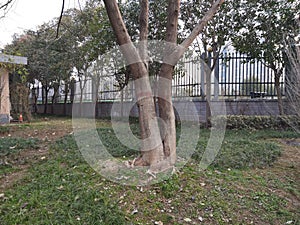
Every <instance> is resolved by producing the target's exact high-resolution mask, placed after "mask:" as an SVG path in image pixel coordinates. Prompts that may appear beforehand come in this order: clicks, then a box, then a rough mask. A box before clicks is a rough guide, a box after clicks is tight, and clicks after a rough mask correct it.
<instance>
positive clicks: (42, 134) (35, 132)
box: [0, 119, 72, 193]
mask: <svg viewBox="0 0 300 225" xmlns="http://www.w3.org/2000/svg"><path fill="white" fill-rule="evenodd" d="M71 132H72V126H71V123H70V122H66V121H64V120H63V119H62V120H55V121H51V120H44V121H42V122H39V124H38V125H36V124H35V123H22V124H11V125H10V126H9V132H8V133H5V134H1V135H0V137H13V138H25V139H26V138H36V139H38V140H40V143H39V147H38V149H25V150H22V151H20V152H19V153H17V155H14V156H13V157H12V158H11V160H10V164H11V165H12V166H13V168H14V170H15V172H11V173H8V174H4V175H2V176H0V184H1V185H0V193H1V192H4V191H5V190H7V189H9V188H11V187H12V186H13V185H14V184H15V183H16V182H17V181H19V180H21V179H22V178H23V177H24V176H25V175H26V173H27V170H28V168H30V166H31V165H32V164H34V163H36V162H38V161H42V160H47V155H48V154H49V145H50V144H51V143H52V142H53V141H55V140H57V139H59V138H61V137H63V136H66V135H68V134H70V133H71Z"/></svg>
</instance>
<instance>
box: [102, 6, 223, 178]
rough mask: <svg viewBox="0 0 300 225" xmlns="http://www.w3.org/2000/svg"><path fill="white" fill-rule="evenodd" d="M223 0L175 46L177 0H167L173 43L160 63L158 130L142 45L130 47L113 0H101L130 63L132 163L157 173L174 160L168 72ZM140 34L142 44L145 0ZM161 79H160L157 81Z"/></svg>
mask: <svg viewBox="0 0 300 225" xmlns="http://www.w3.org/2000/svg"><path fill="white" fill-rule="evenodd" d="M223 2H224V0H217V1H216V2H215V3H214V5H213V6H212V8H211V9H210V10H209V11H208V12H207V13H206V14H205V16H204V17H203V19H202V20H201V21H200V22H199V23H198V24H197V26H196V27H195V29H194V30H193V31H192V32H191V34H190V36H189V37H188V38H187V39H186V40H185V41H184V42H183V43H182V44H181V45H180V46H178V47H176V41H177V27H178V14H179V5H180V0H169V6H168V22H167V34H166V38H165V40H166V41H167V42H169V43H171V44H173V46H171V48H170V49H167V51H169V52H168V53H166V54H165V57H164V63H163V65H162V67H161V70H160V73H159V79H160V80H159V82H158V83H159V88H158V90H159V94H158V95H159V97H160V98H159V102H158V104H159V114H160V118H161V119H162V126H161V130H160V129H159V126H158V121H157V118H156V111H155V104H154V100H153V93H152V90H151V86H150V81H149V75H148V66H147V63H145V61H147V58H145V57H147V55H146V54H145V52H146V51H145V50H146V49H145V47H142V48H141V49H142V51H140V52H138V51H137V50H136V48H135V47H134V45H133V43H132V41H131V39H130V36H129V34H128V32H127V29H126V27H125V24H124V21H123V19H122V16H121V13H120V10H119V8H118V4H117V1H116V0H104V4H105V8H106V11H107V14H108V17H109V20H110V23H111V25H112V28H113V30H114V33H115V35H116V37H117V42H118V44H119V45H120V46H121V51H122V53H123V55H124V57H125V58H126V60H127V63H128V64H129V66H130V70H131V73H132V76H133V79H134V81H135V87H136V89H135V93H136V97H137V105H138V108H139V122H140V129H141V139H142V145H141V146H142V147H141V156H140V157H139V158H138V159H137V160H136V161H135V163H134V165H144V166H146V165H147V166H150V170H152V171H155V172H159V171H163V170H165V169H168V168H169V167H170V166H172V165H174V163H175V161H176V129H175V115H174V110H173V106H172V93H171V90H172V88H171V84H172V75H173V71H174V66H175V65H176V64H177V62H178V60H179V59H180V58H181V57H182V56H183V54H184V52H185V50H186V49H187V48H188V47H189V46H190V45H191V44H192V42H193V41H194V40H195V39H196V38H197V36H198V35H199V33H200V32H202V31H203V29H204V27H205V26H206V24H207V23H208V21H209V20H210V19H211V18H212V17H213V15H214V14H215V13H216V11H217V10H218V8H219V7H220V5H221V4H222V3H223ZM140 5H141V7H142V9H141V15H140V23H141V24H140V31H141V32H140V34H141V41H142V46H144V45H143V43H146V37H147V30H148V19H147V18H146V17H147V16H148V8H147V7H148V1H147V0H141V4H140ZM160 81H161V82H160Z"/></svg>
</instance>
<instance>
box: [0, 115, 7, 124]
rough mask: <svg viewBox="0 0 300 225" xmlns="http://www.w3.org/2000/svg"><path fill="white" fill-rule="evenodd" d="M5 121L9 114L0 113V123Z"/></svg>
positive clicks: (5, 122)
mask: <svg viewBox="0 0 300 225" xmlns="http://www.w3.org/2000/svg"><path fill="white" fill-rule="evenodd" d="M7 123H9V115H7V114H0V124H7Z"/></svg>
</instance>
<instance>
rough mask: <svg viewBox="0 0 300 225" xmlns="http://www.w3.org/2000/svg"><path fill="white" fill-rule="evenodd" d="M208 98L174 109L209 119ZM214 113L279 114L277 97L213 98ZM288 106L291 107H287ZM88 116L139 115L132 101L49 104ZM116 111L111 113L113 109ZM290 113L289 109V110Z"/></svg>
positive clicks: (189, 116)
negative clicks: (223, 100) (237, 99)
mask: <svg viewBox="0 0 300 225" xmlns="http://www.w3.org/2000/svg"><path fill="white" fill-rule="evenodd" d="M285 104H287V103H285ZM206 107H207V104H206V101H174V108H175V112H176V117H177V119H179V118H180V119H181V120H188V121H191V120H197V119H198V118H199V120H200V121H201V122H204V121H205V120H206ZM210 107H211V109H212V111H213V115H272V116H276V115H279V111H278V105H277V101H276V100H262V99H251V100H239V101H225V102H221V101H212V102H211V105H210ZM286 108H288V107H286ZM37 110H38V113H43V112H44V105H38V106H37ZM72 111H73V112H74V115H80V113H81V115H85V116H87V117H95V115H96V117H97V118H101V117H110V116H111V115H112V116H116V117H119V116H126V115H128V114H129V115H130V116H138V108H137V106H136V105H134V104H133V103H131V102H124V103H123V105H122V104H121V103H120V102H115V103H113V102H100V103H98V104H97V108H96V106H95V105H94V104H92V103H83V104H82V105H80V104H74V107H73V108H72V105H71V104H67V105H65V106H64V104H55V105H54V107H52V105H48V107H47V113H49V114H55V115H68V116H71V115H72ZM112 111H113V113H112V114H111V112H112ZM287 113H288V112H287Z"/></svg>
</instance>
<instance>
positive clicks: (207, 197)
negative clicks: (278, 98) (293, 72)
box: [0, 122, 300, 225]
mask: <svg viewBox="0 0 300 225" xmlns="http://www.w3.org/2000/svg"><path fill="white" fill-rule="evenodd" d="M98 124H100V125H101V127H100V128H98V133H99V134H100V136H101V138H102V141H103V142H104V145H106V147H109V151H110V152H111V153H112V154H113V155H114V156H115V157H123V156H126V157H133V156H134V155H135V154H136V152H135V151H133V150H132V149H129V148H126V147H124V146H122V144H121V143H120V142H118V141H117V140H116V137H115V135H114V134H113V132H112V129H111V128H110V126H109V125H107V124H106V123H103V122H101V123H98ZM131 126H132V130H133V131H134V132H136V131H137V129H138V127H137V126H136V124H134V123H133V124H132V125H131ZM209 133H210V132H209V130H203V131H202V132H201V137H200V139H199V142H198V147H197V151H196V153H195V154H194V155H193V159H192V160H191V161H190V163H188V165H186V166H185V167H183V168H182V169H181V171H179V172H178V173H177V174H174V175H173V176H172V177H171V178H170V179H168V180H165V181H163V182H161V183H158V184H155V185H152V186H148V187H143V188H141V187H128V186H122V185H119V184H117V183H112V182H110V181H108V180H107V179H104V178H103V177H101V176H100V175H99V174H97V173H96V172H95V171H94V170H93V169H92V168H91V167H90V166H89V165H88V164H87V163H86V162H85V160H84V159H83V157H82V155H81V153H80V151H79V150H78V147H77V145H76V142H75V140H74V137H73V136H72V135H67V136H65V137H63V138H60V139H59V140H57V141H56V142H54V143H52V144H51V146H50V154H49V155H48V156H47V160H42V161H36V162H34V164H33V165H32V167H31V169H30V170H29V172H28V174H27V176H26V177H24V178H23V179H22V180H19V181H18V182H17V183H16V184H15V185H14V186H13V187H12V188H10V189H8V190H6V191H5V192H4V196H2V197H0V224H1V225H2V224H5V225H10V224H154V223H155V222H159V221H161V222H163V223H164V224H189V223H188V222H185V219H190V220H192V222H194V223H195V224H199V223H200V220H199V218H201V220H203V222H202V223H203V224H252V223H253V224H285V223H286V222H288V221H293V223H292V224H297V223H299V222H300V221H299V218H300V215H299V212H297V208H296V207H295V206H293V205H292V204H291V202H290V201H289V200H288V199H290V198H293V196H294V198H298V199H299V197H300V194H299V191H298V182H299V180H297V177H296V176H293V173H290V172H289V173H286V175H285V176H282V177H281V176H280V174H276V171H273V170H272V165H273V163H274V162H275V161H276V159H277V158H278V156H279V155H280V153H281V150H282V149H281V148H280V146H279V145H278V144H276V142H274V141H272V140H273V139H276V138H284V139H288V138H299V134H296V133H293V132H290V131H284V132H279V131H272V130H261V131H247V130H241V131H236V130H235V131H231V130H229V131H227V132H226V136H225V139H224V144H223V145H222V148H221V151H220V152H219V154H218V156H217V158H216V160H215V161H214V162H213V164H212V165H211V166H210V167H209V168H208V169H207V170H205V171H199V167H198V162H199V160H200V157H201V154H202V153H203V151H204V149H205V146H206V143H207V140H208V137H209ZM10 141H12V139H11V140H10ZM18 143H19V142H18ZM37 143H38V142H37ZM37 143H34V144H33V146H36V144H37ZM11 144H13V143H12V142H11ZM11 144H8V145H7V146H12V145H11ZM13 146H14V145H13ZM28 146H30V143H28V145H27V147H28ZM9 154H18V153H17V152H14V153H9ZM270 166H271V167H270ZM262 168H264V169H262ZM289 169H290V170H291V171H292V172H294V173H296V169H297V168H289ZM0 170H2V168H0ZM278 193H285V194H284V195H283V194H278ZM0 194H1V193H0ZM285 196H288V198H285ZM190 224H192V223H190Z"/></svg>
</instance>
